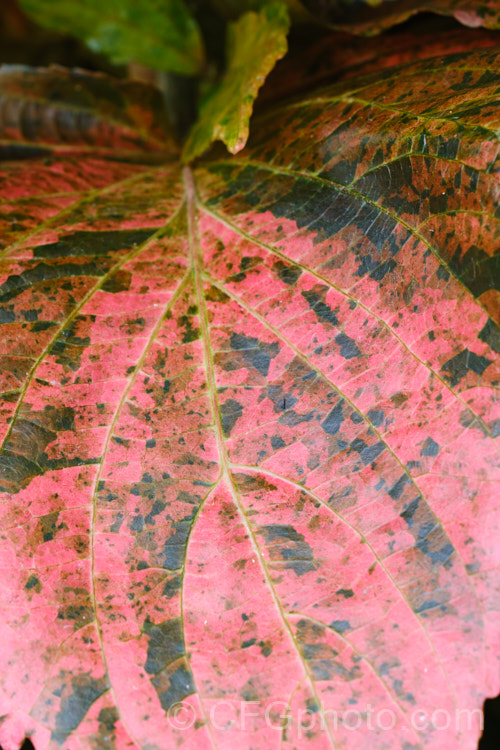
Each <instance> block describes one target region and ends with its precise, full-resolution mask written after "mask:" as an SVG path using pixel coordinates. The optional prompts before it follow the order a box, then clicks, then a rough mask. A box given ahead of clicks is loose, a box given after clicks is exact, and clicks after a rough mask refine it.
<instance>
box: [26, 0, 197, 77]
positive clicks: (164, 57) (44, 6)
mask: <svg viewBox="0 0 500 750" xmlns="http://www.w3.org/2000/svg"><path fill="white" fill-rule="evenodd" d="M21 5H22V7H23V9H24V10H25V11H26V13H28V14H29V15H30V16H31V17H32V18H33V19H34V20H36V21H37V22H38V23H40V24H41V25H42V26H47V27H49V28H51V29H55V30H56V31H60V32H63V33H69V34H72V35H73V36H77V37H79V38H81V39H83V40H84V41H85V42H86V43H87V44H88V45H89V47H91V48H92V49H93V50H94V51H95V52H102V53H104V54H106V55H108V56H109V57H110V58H111V60H112V61H113V62H115V63H118V64H120V63H128V62H138V63H142V64H143V65H148V66H150V67H152V68H155V69H156V70H170V71H174V72H176V73H184V74H187V75H192V74H194V73H198V72H199V70H200V68H201V66H202V64H203V59H204V52H203V42H202V39H201V35H200V32H199V29H198V26H197V24H196V21H195V20H194V18H192V16H191V14H190V13H189V11H188V9H187V7H186V5H185V4H184V2H183V0H141V2H137V1H136V0H106V3H104V4H103V3H102V2H99V0H72V2H70V3H68V2H65V0H21Z"/></svg>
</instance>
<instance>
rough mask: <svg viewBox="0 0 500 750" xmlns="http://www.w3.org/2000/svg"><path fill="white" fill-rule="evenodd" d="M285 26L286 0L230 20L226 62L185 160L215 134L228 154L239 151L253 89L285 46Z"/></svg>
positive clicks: (248, 114) (209, 141)
mask: <svg viewBox="0 0 500 750" xmlns="http://www.w3.org/2000/svg"><path fill="white" fill-rule="evenodd" d="M289 26H290V19H289V15H288V10H287V7H286V5H285V4H284V3H270V4H269V5H266V6H265V7H264V8H263V9H262V10H261V11H260V12H259V13H254V12H253V11H250V12H248V13H245V14H244V15H243V16H241V18H239V19H238V21H236V22H235V23H232V24H229V26H228V49H227V58H228V68H227V71H226V73H225V75H224V77H223V79H222V81H221V82H220V85H219V86H217V88H216V89H215V90H214V91H213V92H212V94H211V95H210V96H209V97H208V98H207V99H206V101H205V102H204V104H203V105H202V107H201V112H200V116H199V119H198V122H197V123H196V124H195V125H194V127H193V130H192V131H191V134H190V136H189V138H188V140H187V142H186V145H185V148H184V159H185V161H190V160H191V159H194V158H195V157H196V156H199V155H200V154H202V153H203V152H204V151H205V150H206V149H207V148H208V147H209V146H210V144H211V143H212V142H213V141H215V140H220V141H223V142H224V143H225V144H226V146H227V148H228V149H229V151H230V152H231V153H232V154H236V153H238V151H241V149H242V148H243V147H244V145H245V143H246V142H247V139H248V124H249V121H250V116H251V114H252V110H253V103H254V100H255V98H256V96H257V92H258V91H259V89H260V87H261V86H262V84H263V83H264V80H265V78H266V76H267V75H268V73H269V72H270V71H271V70H272V69H273V67H274V65H275V63H276V61H277V60H279V59H280V58H282V57H283V56H284V55H285V53H286V51H287V41H286V35H287V32H288V29H289Z"/></svg>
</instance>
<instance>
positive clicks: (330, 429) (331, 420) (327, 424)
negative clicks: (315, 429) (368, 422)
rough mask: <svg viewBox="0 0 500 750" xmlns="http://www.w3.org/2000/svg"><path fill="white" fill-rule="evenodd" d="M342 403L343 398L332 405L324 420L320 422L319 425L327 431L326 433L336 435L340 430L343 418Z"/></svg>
mask: <svg viewBox="0 0 500 750" xmlns="http://www.w3.org/2000/svg"><path fill="white" fill-rule="evenodd" d="M344 403H345V402H344V399H342V400H341V401H339V402H338V404H336V406H334V407H333V409H332V410H331V412H330V413H329V414H328V416H327V418H326V419H325V420H324V422H322V423H321V427H322V428H323V430H324V431H325V432H326V433H328V435H336V434H337V432H338V431H339V430H340V426H341V424H342V422H343V421H344V419H345V417H344V415H343V413H342V408H343V406H344Z"/></svg>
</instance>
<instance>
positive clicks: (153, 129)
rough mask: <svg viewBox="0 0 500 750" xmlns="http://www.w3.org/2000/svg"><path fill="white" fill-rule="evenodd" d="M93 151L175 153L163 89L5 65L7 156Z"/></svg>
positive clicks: (1, 74) (0, 96) (1, 139)
mask: <svg viewBox="0 0 500 750" xmlns="http://www.w3.org/2000/svg"><path fill="white" fill-rule="evenodd" d="M89 150H92V153H93V154H97V153H99V154H101V155H103V156H105V155H108V156H109V155H110V156H112V157H113V158H117V157H121V158H124V157H125V156H126V155H127V153H128V152H129V153H128V155H129V157H130V158H132V156H133V155H134V154H135V153H136V152H139V153H142V152H148V151H159V152H162V155H163V156H165V155H166V154H172V155H175V153H176V151H177V148H176V146H175V144H174V141H173V137H172V135H171V133H170V128H169V125H168V121H167V117H166V113H165V109H164V104H163V101H162V98H161V95H160V93H159V92H158V91H157V90H156V89H155V88H153V87H152V86H151V87H149V86H146V85H144V84H138V83H136V82H134V81H120V80H118V79H115V80H114V79H112V78H110V77H108V76H105V75H102V74H99V73H87V72H85V71H81V70H66V69H64V68H61V67H59V66H52V67H50V68H45V69H43V68H42V69H37V70H35V69H33V68H27V67H23V66H16V65H4V66H1V67H0V154H1V156H2V158H3V159H19V158H29V157H30V156H42V155H46V156H48V155H50V154H51V153H52V152H53V151H58V152H63V151H66V152H69V151H72V152H75V153H76V152H82V151H83V152H85V151H89ZM138 158H139V157H138ZM143 158H144V157H143Z"/></svg>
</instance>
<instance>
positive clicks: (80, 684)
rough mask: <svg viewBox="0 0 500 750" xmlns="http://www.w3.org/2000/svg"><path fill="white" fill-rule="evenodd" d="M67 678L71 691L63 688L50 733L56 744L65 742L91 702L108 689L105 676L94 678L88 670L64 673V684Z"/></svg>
mask: <svg viewBox="0 0 500 750" xmlns="http://www.w3.org/2000/svg"><path fill="white" fill-rule="evenodd" d="M68 679H69V680H70V683H69V684H70V685H71V688H72V692H71V693H68V692H67V691H68V688H67V687H64V688H63V692H62V697H61V703H60V709H59V712H58V713H57V714H56V720H55V729H54V731H53V732H52V735H51V739H52V740H53V741H54V742H57V744H58V745H63V744H64V742H66V740H67V739H68V737H69V735H70V734H71V733H72V732H73V731H74V730H75V729H76V728H77V727H78V725H79V724H80V722H81V721H82V719H83V718H84V716H85V715H86V713H87V712H88V710H89V709H90V707H91V706H92V704H93V703H95V701H96V700H97V699H98V698H100V697H101V695H103V693H105V692H106V691H107V690H109V683H108V680H107V679H106V677H101V678H99V679H95V678H94V677H92V675H91V674H90V672H89V673H84V674H79V675H74V676H72V677H71V676H70V675H65V676H64V678H63V684H64V685H65V686H66V684H68Z"/></svg>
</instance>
